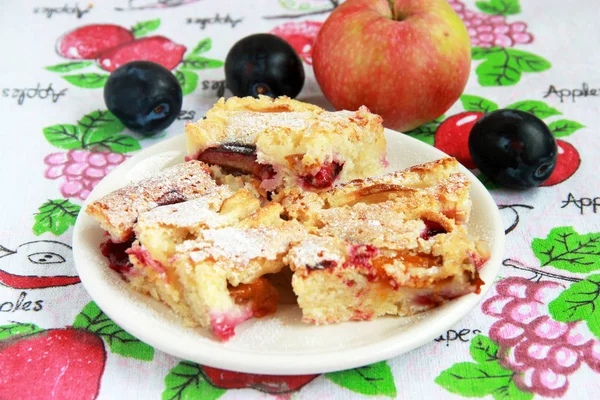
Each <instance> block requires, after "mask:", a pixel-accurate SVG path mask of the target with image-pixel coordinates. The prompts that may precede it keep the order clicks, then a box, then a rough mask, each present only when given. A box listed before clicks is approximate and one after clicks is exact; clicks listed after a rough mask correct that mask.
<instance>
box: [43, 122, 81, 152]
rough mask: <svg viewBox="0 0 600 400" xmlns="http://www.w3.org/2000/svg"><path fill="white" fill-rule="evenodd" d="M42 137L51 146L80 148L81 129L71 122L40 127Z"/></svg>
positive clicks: (67, 148)
mask: <svg viewBox="0 0 600 400" xmlns="http://www.w3.org/2000/svg"><path fill="white" fill-rule="evenodd" d="M42 132H43V133H44V137H45V138H46V140H47V141H48V142H49V143H50V144H51V145H53V146H55V147H58V148H59V149H65V150H71V149H81V148H83V147H82V144H81V131H80V130H79V127H78V126H76V125H71V124H59V125H52V126H47V127H45V128H44V129H42Z"/></svg>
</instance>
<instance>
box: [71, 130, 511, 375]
mask: <svg viewBox="0 0 600 400" xmlns="http://www.w3.org/2000/svg"><path fill="white" fill-rule="evenodd" d="M385 132H386V134H387V135H399V137H401V138H402V139H401V140H408V141H412V142H413V143H412V144H413V145H415V146H416V147H420V146H427V147H428V148H429V149H428V150H429V151H434V152H437V153H438V157H439V158H441V157H448V155H447V154H446V153H444V152H442V151H440V150H439V149H436V148H435V147H433V146H430V145H428V144H426V143H424V142H421V141H419V140H418V139H415V138H412V137H410V136H408V135H405V134H403V133H401V132H397V131H393V130H390V129H387V128H386V129H385ZM178 141H180V142H181V143H182V145H183V147H182V153H184V154H185V146H184V143H185V135H184V134H178V135H176V136H174V137H171V138H168V139H164V140H161V141H160V142H158V143H155V144H153V145H151V146H149V147H147V148H145V149H142V150H141V151H140V152H138V153H136V154H135V155H134V156H133V157H131V158H128V159H127V160H125V161H124V162H123V163H122V164H120V165H119V166H118V167H117V168H115V169H114V170H113V171H111V172H110V173H109V175H107V177H108V176H111V175H113V174H118V173H119V172H120V171H130V170H131V169H132V168H134V167H135V165H136V164H138V163H139V162H141V161H143V160H144V159H147V158H148V157H151V156H152V155H154V154H158V153H161V149H163V150H162V152H165V151H168V149H169V148H170V147H169V145H173V144H174V143H177V142H178ZM459 168H460V170H461V172H463V173H465V174H466V175H467V176H468V177H469V179H470V180H471V184H472V188H471V190H473V186H475V187H478V190H480V191H481V190H483V192H482V193H483V199H484V201H485V203H488V204H484V207H488V206H493V209H494V212H492V213H491V214H492V218H491V221H490V223H491V225H492V227H493V228H494V229H493V231H495V234H494V241H493V244H492V246H491V248H490V251H491V255H492V256H491V257H490V260H489V261H488V263H487V264H486V266H485V267H484V270H483V271H482V272H484V273H485V275H486V278H485V279H484V280H485V281H486V283H485V284H484V285H483V286H482V287H481V292H480V293H479V294H469V295H466V296H463V297H460V298H458V299H455V300H453V301H451V302H449V303H447V304H444V305H442V306H441V307H438V308H437V309H435V310H432V312H434V313H436V315H435V316H434V318H423V319H420V320H419V321H418V322H416V323H415V324H412V325H411V326H409V327H408V328H406V329H403V330H402V331H401V332H399V333H398V334H394V335H390V336H389V337H387V338H385V339H383V340H380V341H376V342H374V343H369V344H368V345H363V346H359V347H357V348H344V349H340V350H332V351H328V352H325V353H311V354H297V353H292V354H291V355H287V354H285V353H282V354H273V353H270V354H261V355H259V356H257V355H256V354H255V353H250V354H251V357H248V356H247V354H246V356H244V355H243V353H241V352H240V351H239V350H238V349H234V348H227V347H224V346H223V345H222V344H221V343H219V342H208V345H207V341H205V340H200V341H198V345H197V347H195V348H194V349H192V350H191V351H190V349H189V348H185V349H183V348H181V346H178V345H177V343H178V341H177V340H173V341H169V340H164V339H162V337H161V335H160V334H161V333H162V334H167V336H169V331H168V329H165V328H164V327H162V326H160V324H156V323H153V322H151V320H152V318H148V316H146V319H147V320H148V321H149V322H147V323H150V324H154V325H159V326H155V328H156V329H144V328H143V327H141V326H140V325H141V324H139V323H132V321H138V322H139V318H140V315H139V312H137V311H136V307H137V306H136V305H135V304H131V303H126V304H125V305H123V304H122V303H120V304H116V303H115V304H113V299H111V296H104V295H103V290H102V285H101V284H99V283H96V282H94V281H93V279H94V275H93V268H86V266H85V265H84V264H86V262H87V263H89V262H90V261H89V257H86V255H85V254H82V251H83V250H82V248H83V245H80V242H81V241H83V235H82V230H83V227H84V223H85V222H86V221H89V220H91V217H90V216H89V215H87V214H86V213H85V208H86V207H87V205H88V204H89V203H91V202H92V201H94V200H95V199H96V198H98V197H99V196H101V195H102V194H104V193H106V192H107V190H105V187H108V186H110V185H109V183H110V182H111V180H110V179H106V177H105V178H104V179H103V180H102V181H101V182H99V183H98V185H97V186H96V188H94V190H93V191H92V193H90V196H89V197H88V198H87V200H86V201H85V202H84V204H83V205H82V206H81V211H80V215H79V217H78V218H77V221H76V223H75V227H74V229H73V241H72V246H73V260H74V263H75V268H76V269H77V273H78V274H79V277H80V279H81V283H82V285H83V286H84V288H85V289H86V291H87V293H88V295H89V296H90V297H91V298H92V300H93V301H94V302H96V304H97V305H98V307H99V308H100V309H101V310H102V311H103V312H104V313H105V314H106V315H107V316H108V317H109V318H111V319H112V320H113V321H114V322H115V323H116V324H118V325H119V326H120V327H121V328H123V329H124V330H125V331H127V332H128V333H130V334H131V335H133V336H134V337H136V338H137V339H139V340H141V341H142V342H144V343H147V344H149V345H151V346H153V347H154V348H155V349H157V350H160V351H163V352H165V353H167V354H170V355H173V356H176V357H179V358H181V359H183V360H189V361H193V362H196V363H199V364H201V365H207V366H210V367H213V368H221V369H225V370H231V371H236V372H243V373H254V374H271V375H281V376H284V375H303V374H323V373H327V372H333V371H340V370H346V369H350V368H356V367H361V366H364V365H368V364H371V363H375V362H379V361H383V360H389V359H391V358H394V357H397V356H400V355H402V354H404V353H407V352H409V351H411V350H414V349H417V348H420V347H421V346H423V345H424V344H426V343H427V342H430V341H431V340H433V339H434V338H436V337H438V336H439V335H440V333H441V332H443V331H445V330H447V329H449V328H450V327H451V326H452V325H454V324H456V323H457V322H459V321H460V320H462V319H463V318H464V317H465V316H467V315H468V314H469V313H470V312H472V311H473V310H474V309H475V308H476V306H477V305H478V304H479V303H480V302H481V301H482V300H483V299H484V298H485V295H486V293H487V292H488V291H489V289H490V288H491V286H492V285H493V284H494V282H495V280H496V278H497V276H498V274H499V272H500V268H501V262H502V256H503V253H504V248H505V247H504V246H505V244H504V239H505V234H504V227H503V223H502V219H501V217H500V212H499V209H498V206H497V205H496V203H495V201H494V199H493V197H492V196H491V194H490V193H489V191H488V190H487V189H486V188H485V187H484V186H483V184H482V183H481V182H480V181H479V180H478V179H477V178H476V177H475V175H473V173H472V172H471V171H469V170H468V169H467V168H466V167H464V166H463V165H460V167H459ZM108 191H110V190H108ZM482 275H483V273H482ZM128 290H131V291H133V289H132V288H131V287H130V286H128ZM152 300H153V299H152ZM114 302H116V300H115V301H114ZM141 318H144V316H142V317H141ZM388 318H401V317H388ZM375 321H376V320H375ZM369 322H373V321H365V322H360V323H367V324H368V323H369ZM417 328H418V329H417ZM412 331H416V332H412ZM413 333H418V334H413ZM170 336H172V335H170ZM399 337H400V338H401V339H402V340H399Z"/></svg>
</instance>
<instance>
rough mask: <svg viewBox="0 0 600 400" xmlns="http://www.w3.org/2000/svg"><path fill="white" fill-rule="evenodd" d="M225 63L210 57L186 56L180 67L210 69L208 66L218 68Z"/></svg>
mask: <svg viewBox="0 0 600 400" xmlns="http://www.w3.org/2000/svg"><path fill="white" fill-rule="evenodd" d="M223 65H225V63H224V62H223V61H219V60H213V59H211V58H205V57H187V58H185V59H184V60H183V62H182V65H181V68H184V69H195V70H199V69H210V68H220V67H222V66H223Z"/></svg>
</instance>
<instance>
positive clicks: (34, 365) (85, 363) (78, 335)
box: [0, 328, 106, 400]
mask: <svg viewBox="0 0 600 400" xmlns="http://www.w3.org/2000/svg"><path fill="white" fill-rule="evenodd" d="M105 362H106V353H105V351H104V343H103V342H102V340H101V339H100V338H99V337H98V336H96V335H94V334H92V333H90V332H86V331H84V330H79V329H71V328H67V329H52V330H48V331H43V332H38V333H34V334H31V335H27V336H13V337H10V338H8V339H5V340H3V341H1V342H0V371H2V374H0V398H2V399H12V400H19V399H48V398H53V399H82V400H84V399H95V398H96V397H97V396H98V390H99V389H100V378H101V377H102V372H103V371H104V364H105Z"/></svg>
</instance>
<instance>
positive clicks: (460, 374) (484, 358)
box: [435, 335, 533, 400]
mask: <svg viewBox="0 0 600 400" xmlns="http://www.w3.org/2000/svg"><path fill="white" fill-rule="evenodd" d="M470 352H471V356H472V357H473V360H475V361H476V363H471V362H461V363H456V364H454V365H453V366H451V367H450V368H448V369H446V370H444V371H442V372H441V373H440V375H438V377H437V378H435V383H437V384H438V385H440V386H442V387H443V388H444V389H446V390H447V391H449V392H451V393H455V394H459V395H461V396H465V397H485V396H488V395H491V396H492V397H493V398H494V399H495V400H513V399H517V400H530V399H532V398H533V394H532V393H527V392H523V391H521V390H520V389H519V388H518V387H517V386H516V385H515V383H514V381H513V376H514V372H513V371H511V370H508V369H505V368H503V367H502V366H501V365H500V364H499V363H498V358H497V352H498V347H497V345H496V344H495V343H494V342H492V340H491V339H490V338H488V337H487V336H483V335H477V336H475V337H474V338H473V340H472V341H471V347H470Z"/></svg>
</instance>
